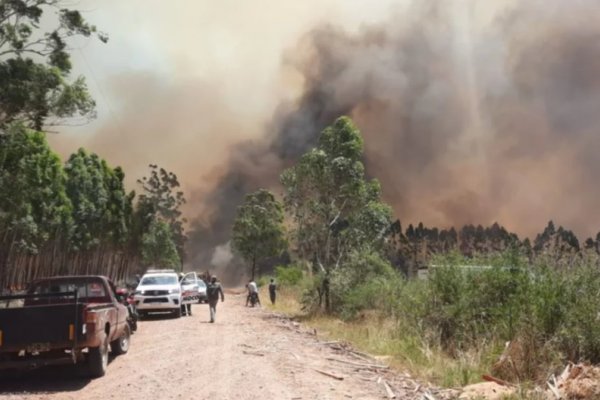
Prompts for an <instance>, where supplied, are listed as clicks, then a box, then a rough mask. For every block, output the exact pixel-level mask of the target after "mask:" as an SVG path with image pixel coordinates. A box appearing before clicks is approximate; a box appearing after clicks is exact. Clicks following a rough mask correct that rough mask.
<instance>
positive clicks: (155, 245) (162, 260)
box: [142, 220, 181, 270]
mask: <svg viewBox="0 0 600 400" xmlns="http://www.w3.org/2000/svg"><path fill="white" fill-rule="evenodd" d="M142 261H143V263H144V264H146V265H147V266H152V267H157V268H172V269H176V270H180V269H181V260H180V259H179V254H177V248H176V247H175V243H174V242H173V237H172V233H171V228H170V227H169V225H168V224H167V223H166V222H164V221H158V220H157V221H153V222H152V223H151V224H150V229H149V230H148V232H147V233H145V234H144V236H143V238H142Z"/></svg>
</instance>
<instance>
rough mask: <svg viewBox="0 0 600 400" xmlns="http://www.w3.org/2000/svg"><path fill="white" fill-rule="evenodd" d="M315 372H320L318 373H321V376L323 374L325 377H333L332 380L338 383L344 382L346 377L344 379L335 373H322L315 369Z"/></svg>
mask: <svg viewBox="0 0 600 400" xmlns="http://www.w3.org/2000/svg"><path fill="white" fill-rule="evenodd" d="M315 371H317V372H318V373H320V374H323V375H326V376H329V377H331V378H333V379H337V380H338V381H343V380H344V377H343V376H341V375H336V374H334V373H331V372H327V371H322V370H320V369H316V368H315Z"/></svg>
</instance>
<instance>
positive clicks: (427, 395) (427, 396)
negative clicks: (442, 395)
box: [423, 392, 435, 400]
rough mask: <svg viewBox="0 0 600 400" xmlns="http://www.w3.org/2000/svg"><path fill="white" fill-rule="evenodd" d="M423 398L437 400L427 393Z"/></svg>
mask: <svg viewBox="0 0 600 400" xmlns="http://www.w3.org/2000/svg"><path fill="white" fill-rule="evenodd" d="M423 397H425V398H426V399H427V400H435V397H433V396H432V395H431V394H429V393H427V392H425V393H423Z"/></svg>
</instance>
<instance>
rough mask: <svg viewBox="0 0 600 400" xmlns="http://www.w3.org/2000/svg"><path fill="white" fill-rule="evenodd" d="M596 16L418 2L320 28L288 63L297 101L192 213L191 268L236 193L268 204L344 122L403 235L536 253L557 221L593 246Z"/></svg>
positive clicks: (225, 226)
mask: <svg viewBox="0 0 600 400" xmlns="http://www.w3.org/2000/svg"><path fill="white" fill-rule="evenodd" d="M599 7H600V6H598V4H597V3H595V2H592V1H582V2H577V3H567V2H563V1H550V2H542V1H532V2H527V3H518V2H509V3H505V2H502V4H500V2H486V4H485V5H483V4H481V3H477V2H443V3H440V2H434V1H419V2H412V3H410V5H407V6H405V7H398V8H394V9H393V10H394V11H393V12H391V13H390V15H389V17H388V19H387V21H385V22H383V23H381V24H376V25H368V26H363V27H361V28H360V29H358V30H357V31H352V32H348V31H346V30H344V29H343V28H339V27H337V26H336V25H335V23H327V24H322V25H320V26H317V27H315V28H314V29H312V30H311V31H310V32H308V33H306V34H305V35H304V36H303V38H302V39H301V40H300V41H299V43H298V44H297V45H296V46H293V47H291V48H289V49H288V50H287V52H286V53H285V55H284V57H283V60H284V62H283V68H284V69H286V70H289V71H291V73H293V74H296V75H298V76H299V77H300V80H301V82H302V85H301V94H300V95H299V97H298V98H297V99H296V100H294V101H288V102H285V103H282V104H280V106H279V107H278V108H277V110H276V112H275V115H274V117H273V118H272V119H271V121H270V122H269V123H268V124H267V126H266V128H265V131H266V132H267V133H266V134H265V136H264V137H263V138H262V139H260V140H252V141H247V142H241V143H237V144H235V145H233V146H232V148H231V151H230V152H229V158H228V164H227V167H226V169H225V172H224V173H221V178H220V179H219V180H218V181H217V182H216V183H215V185H214V189H213V190H212V191H210V192H209V193H208V195H207V196H206V197H204V198H203V199H202V200H201V202H202V209H203V210H204V213H203V216H202V218H200V219H199V220H198V221H197V222H196V224H195V225H194V226H193V231H194V232H193V233H192V235H191V241H190V243H189V249H190V252H191V260H193V261H194V262H197V263H200V264H204V263H206V262H208V261H209V260H210V258H211V257H212V254H213V252H214V249H215V248H216V247H217V246H220V245H224V244H225V243H227V241H228V235H229V232H230V227H231V225H232V221H233V218H234V214H235V209H236V207H237V205H239V204H240V203H241V201H242V198H243V196H244V194H245V193H247V192H249V191H252V190H254V189H256V188H258V187H268V188H273V189H275V190H279V189H278V188H279V184H278V179H279V176H278V175H279V171H281V170H282V169H283V168H285V167H286V166H289V165H290V164H291V163H293V162H294V161H295V160H297V159H298V157H299V156H300V155H301V154H302V153H303V152H305V151H306V150H308V149H310V148H311V147H313V146H315V144H316V140H317V137H318V135H319V133H320V132H321V130H322V129H323V128H324V127H325V126H326V125H328V124H330V123H331V122H332V121H333V120H334V119H335V118H337V117H338V116H339V115H349V116H351V117H352V118H353V119H354V120H355V121H356V123H357V125H358V126H359V127H360V129H361V131H362V133H363V135H364V136H365V146H366V148H365V154H364V161H365V165H366V168H367V172H368V174H369V175H370V176H372V177H376V178H377V179H379V180H380V182H381V184H382V188H383V198H384V200H385V201H386V202H388V203H389V204H390V205H392V207H393V209H394V212H395V214H396V215H397V216H399V217H400V219H402V220H403V221H409V222H412V223H413V224H415V225H416V224H417V222H419V221H423V222H424V223H426V224H427V225H434V226H440V227H442V228H444V229H449V227H452V226H454V227H455V228H454V229H457V230H458V229H461V228H460V227H461V226H463V225H466V227H465V228H463V229H462V230H461V232H462V231H465V235H468V234H467V233H466V232H468V231H470V229H469V228H468V227H469V226H471V225H474V227H473V229H472V230H473V231H475V232H479V231H480V230H481V229H480V228H477V225H479V224H483V225H491V224H492V223H494V222H495V221H498V222H499V223H501V224H503V225H504V226H507V227H508V228H509V230H512V231H515V232H517V233H518V234H519V235H521V236H523V237H529V238H530V240H533V239H534V237H535V235H536V234H537V232H538V230H539V229H540V228H541V227H543V226H544V225H545V224H546V223H547V221H548V220H550V219H553V220H556V221H558V222H560V224H561V225H565V226H568V227H569V229H574V231H575V232H576V233H577V234H578V235H580V236H581V237H588V236H591V237H592V238H594V239H593V240H596V239H595V235H596V233H597V231H598V229H599V227H600V221H598V219H597V218H594V217H591V215H590V212H589V211H584V210H593V209H594V207H595V204H596V202H597V199H598V198H599V193H598V189H597V185H594V184H593V181H594V177H595V174H596V171H597V170H598V167H599V165H598V163H599V162H600V160H599V159H598V151H597V150H598V149H599V148H600V136H598V135H597V132H596V126H597V118H598V117H597V115H598V113H597V112H595V110H596V109H597V104H598V101H599V100H600V78H599V77H600V74H599V73H598V72H599V71H600V70H599V68H600V64H599V62H598V60H600V48H598V45H597V38H598V35H600V30H599V29H598V26H600V25H599V24H598V23H597V22H598V21H596V19H597V18H598V16H599V15H600V8H599ZM565 15H568V16H569V18H565V17H564V16H565ZM590 217H591V218H590ZM494 226H495V225H494ZM489 229H492V230H494V228H493V227H492V228H489ZM434 231H435V229H434ZM440 232H443V231H440ZM406 235H408V233H406ZM437 240H438V239H435V240H434V241H437ZM463 247H464V246H463ZM469 252H470V250H468V251H466V253H469Z"/></svg>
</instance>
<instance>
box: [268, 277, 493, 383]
mask: <svg viewBox="0 0 600 400" xmlns="http://www.w3.org/2000/svg"><path fill="white" fill-rule="evenodd" d="M261 296H263V297H261V298H265V299H268V293H267V292H266V291H265V292H264V294H262V295H261ZM298 298H299V293H297V292H296V291H294V290H292V289H290V290H288V291H285V290H282V291H280V293H278V297H277V303H276V304H275V306H271V305H270V304H269V306H268V307H269V308H270V309H272V310H274V311H277V312H281V313H283V314H286V315H288V316H290V317H292V318H296V319H299V320H302V322H303V323H304V324H306V325H307V326H309V327H311V328H314V329H316V330H317V333H318V336H319V337H320V338H322V339H323V340H340V341H345V342H348V343H351V344H352V345H353V346H354V347H355V348H356V349H358V350H360V351H364V352H367V353H370V354H373V355H374V356H378V357H384V358H385V360H386V362H388V363H389V364H390V365H391V366H392V367H394V368H396V369H398V370H401V371H407V372H409V373H410V374H411V375H413V376H415V377H419V378H422V379H424V380H427V381H430V382H433V383H436V384H439V385H442V386H445V387H459V386H464V385H467V384H469V383H474V382H479V381H481V375H482V374H485V373H489V369H490V366H491V364H492V362H493V361H494V360H492V359H489V360H488V359H485V358H484V357H483V354H485V353H488V352H484V351H473V352H470V353H464V354H459V356H458V357H457V358H450V357H448V356H446V355H444V354H443V352H442V351H441V350H440V349H436V348H431V347H429V346H427V345H426V343H425V341H423V340H421V339H420V338H417V337H415V336H414V335H403V334H402V333H401V332H399V330H398V327H397V326H396V324H395V322H394V321H393V320H392V319H389V318H387V319H386V318H381V317H380V316H379V315H378V314H377V313H362V314H361V315H360V316H359V318H357V319H356V320H354V321H351V322H345V321H342V320H340V319H338V318H334V317H330V316H327V315H314V316H307V315H306V314H305V313H303V312H302V309H301V305H300V303H299V302H298ZM265 304H266V301H265Z"/></svg>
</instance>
